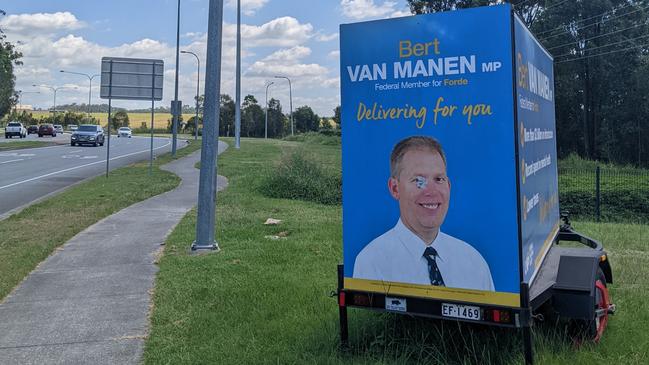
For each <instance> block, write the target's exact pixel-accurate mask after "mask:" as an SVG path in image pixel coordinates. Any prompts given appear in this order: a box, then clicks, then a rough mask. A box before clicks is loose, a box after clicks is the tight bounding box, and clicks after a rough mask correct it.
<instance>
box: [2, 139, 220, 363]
mask: <svg viewBox="0 0 649 365" xmlns="http://www.w3.org/2000/svg"><path fill="white" fill-rule="evenodd" d="M225 148H227V145H225V144H224V143H222V142H221V143H219V153H221V152H222V151H223V150H225ZM199 160H200V151H197V152H195V153H193V154H191V155H189V156H187V157H185V158H182V159H179V160H176V161H173V162H171V163H169V164H166V165H164V166H163V167H162V168H163V169H165V170H168V171H171V172H173V173H175V174H176V175H178V176H179V177H180V178H182V183H181V184H180V186H178V187H177V188H176V189H174V190H172V191H170V192H167V193H164V194H161V195H158V196H155V197H153V198H150V199H148V200H145V201H143V202H140V203H137V204H134V205H132V206H130V207H128V208H126V209H124V210H121V211H119V212H117V213H115V214H113V215H111V216H109V217H107V218H105V219H103V220H101V221H99V222H97V223H96V224H94V225H92V226H90V227H88V228H87V229H86V230H84V231H83V232H81V233H79V234H78V235H76V236H75V237H73V238H72V239H71V240H70V241H68V242H67V243H66V244H65V245H63V246H62V247H61V248H60V249H58V250H57V251H56V252H55V253H53V254H52V255H51V256H50V257H49V258H47V259H46V260H45V261H43V262H42V263H41V264H40V265H39V266H38V268H36V269H35V270H34V271H33V272H32V273H31V274H30V275H29V276H28V277H27V278H26V279H25V280H24V281H23V282H22V283H21V284H20V285H19V286H18V287H17V288H16V289H14V291H13V292H12V293H11V294H10V295H9V296H8V297H7V298H6V299H5V300H4V301H3V302H2V303H1V304H0V364H137V363H139V362H140V360H141V357H142V351H143V346H144V340H145V338H146V336H147V333H148V328H149V321H148V315H149V309H150V308H151V305H152V301H151V291H152V289H153V285H154V280H155V275H156V272H157V271H158V268H157V266H156V265H155V263H154V261H155V258H156V254H157V253H159V251H160V250H162V247H163V246H161V243H163V242H164V241H165V239H166V238H167V236H168V235H169V233H171V231H172V230H173V228H174V227H175V226H176V224H178V222H179V221H180V219H181V218H182V217H183V216H184V215H185V214H186V213H187V212H188V211H189V210H190V209H192V208H193V207H194V206H195V205H196V203H197V196H198V177H199V170H198V169H196V168H194V165H195V163H196V162H197V161H199ZM226 185H227V181H226V180H225V178H223V177H221V176H219V180H218V188H219V190H221V189H223V188H224V187H225V186H226ZM125 189H128V187H125ZM190 243H191V242H187V244H188V245H189V244H190Z"/></svg>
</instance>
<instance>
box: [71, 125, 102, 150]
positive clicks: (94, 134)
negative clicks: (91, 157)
mask: <svg viewBox="0 0 649 365" xmlns="http://www.w3.org/2000/svg"><path fill="white" fill-rule="evenodd" d="M82 144H91V145H93V146H95V147H96V146H97V145H100V146H103V145H104V129H103V128H102V127H101V126H100V125H94V124H82V125H80V126H79V128H77V130H76V131H74V133H72V137H70V145H72V146H76V145H82Z"/></svg>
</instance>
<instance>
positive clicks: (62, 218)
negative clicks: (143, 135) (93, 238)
mask: <svg viewBox="0 0 649 365" xmlns="http://www.w3.org/2000/svg"><path fill="white" fill-rule="evenodd" d="M199 147H200V146H199V145H198V144H190V145H189V146H187V147H185V148H182V149H179V150H178V151H177V154H176V155H177V157H178V158H180V157H182V156H185V155H187V154H189V153H191V152H193V151H195V150H197V149H198V148H199ZM170 160H171V157H170V154H165V155H162V156H159V157H158V158H157V159H156V160H155V162H154V164H155V165H154V166H156V167H157V166H160V165H161V164H164V163H166V162H169V161H170ZM148 171H149V164H148V162H142V163H137V164H135V165H132V166H129V167H124V168H120V169H117V170H114V171H111V173H110V175H109V178H108V179H106V178H105V177H104V176H100V177H97V178H94V179H92V180H89V181H87V182H84V183H81V184H79V185H78V186H75V187H73V188H70V189H69V190H67V191H64V192H62V193H61V194H58V195H56V196H54V197H52V198H50V199H47V200H45V201H43V202H40V203H38V204H35V205H32V206H30V207H28V208H26V209H25V210H23V211H21V212H20V213H17V214H14V215H12V216H10V217H9V218H7V219H5V220H3V221H0V300H1V299H2V298H4V297H5V296H6V295H7V294H8V293H9V292H10V291H11V290H12V289H13V288H14V287H15V286H16V285H17V284H18V283H20V282H21V281H22V279H23V278H24V277H25V276H26V275H27V274H29V273H30V272H31V271H32V270H33V269H34V268H35V267H36V265H38V264H39V263H40V262H41V261H43V260H44V259H45V258H46V257H47V256H49V255H50V253H52V251H53V250H55V249H56V247H58V246H60V245H62V244H63V243H65V242H67V241H68V240H69V239H70V238H72V237H73V236H74V235H76V234H77V233H79V232H81V231H82V230H84V229H85V228H86V227H88V226H90V225H92V224H94V223H95V222H97V221H99V220H100V219H102V218H104V217H107V216H109V215H110V214H113V213H115V212H117V211H119V210H121V209H123V208H125V207H127V206H130V205H132V204H134V203H136V202H138V201H142V200H144V199H147V198H149V197H151V196H154V195H157V194H160V193H162V192H165V191H168V190H171V189H173V188H174V187H176V186H177V185H178V183H179V182H180V181H179V178H178V177H177V176H175V175H173V174H172V173H170V172H166V171H162V170H160V169H158V168H154V169H153V174H152V175H151V176H149V174H148ZM124 187H128V188H126V189H125V188H124ZM91 202H92V203H91Z"/></svg>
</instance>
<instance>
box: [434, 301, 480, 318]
mask: <svg viewBox="0 0 649 365" xmlns="http://www.w3.org/2000/svg"><path fill="white" fill-rule="evenodd" d="M442 316H444V317H453V318H462V319H470V320H473V321H479V320H481V319H482V316H481V312H480V307H474V306H471V305H460V304H449V303H442Z"/></svg>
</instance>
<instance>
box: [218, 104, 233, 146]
mask: <svg viewBox="0 0 649 365" xmlns="http://www.w3.org/2000/svg"><path fill="white" fill-rule="evenodd" d="M220 102H221V109H220V110H219V136H227V137H229V136H230V134H234V109H235V105H234V101H233V100H232V98H231V97H230V95H228V94H221V101H220Z"/></svg>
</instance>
